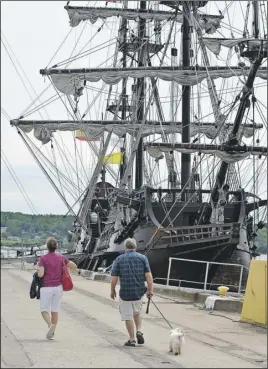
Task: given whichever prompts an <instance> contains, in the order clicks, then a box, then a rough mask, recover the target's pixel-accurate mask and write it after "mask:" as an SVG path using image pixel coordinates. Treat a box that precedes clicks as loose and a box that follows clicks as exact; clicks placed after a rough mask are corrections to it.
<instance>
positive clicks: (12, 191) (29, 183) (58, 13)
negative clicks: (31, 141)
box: [1, 1, 70, 214]
mask: <svg viewBox="0 0 268 369" xmlns="http://www.w3.org/2000/svg"><path fill="white" fill-rule="evenodd" d="M65 4H66V2H64V1H1V30H2V32H3V34H4V36H5V37H6V39H7V41H8V43H9V44H10V46H11V48H12V50H13V52H14V54H15V55H16V57H17V58H18V60H19V62H20V64H21V66H22V67H23V69H24V71H25V74H26V75H27V77H28V79H29V81H30V82H31V83H32V85H33V87H34V89H35V90H36V91H37V92H38V93H40V92H41V91H42V90H43V89H44V80H43V78H42V76H41V75H40V74H39V69H40V68H44V67H46V65H47V64H48V62H49V60H50V59H51V57H52V56H53V53H54V52H55V51H56V49H57V47H58V46H59V45H60V43H61V42H62V40H63V39H64V37H65V36H66V35H67V33H68V32H69V30H70V26H69V22H68V16H67V13H66V11H65V10H64V8H63V7H64V5H65ZM20 73H21V75H23V74H22V72H20ZM24 80H25V77H24ZM31 102H32V99H31V98H30V97H29V95H28V93H27V91H26V89H25V87H24V86H23V84H22V82H21V80H20V78H19V76H18V74H17V73H16V70H15V69H14V67H13V65H12V63H11V61H10V59H9V57H8V56H7V53H6V51H5V50H4V48H3V46H2V44H1V106H2V108H4V109H5V111H6V112H7V114H9V116H11V118H17V117H18V116H19V114H20V113H21V112H22V111H23V110H24V109H25V108H26V107H27V106H28V105H29V104H30V103H31ZM1 141H2V142H1V144H2V150H3V151H4V154H5V156H6V157H7V158H8V160H9V162H10V164H11V165H12V167H13V169H14V171H15V172H16V174H17V176H18V178H19V180H20V182H21V183H22V185H23V186H24V188H25V190H26V192H27V194H28V196H29V197H30V199H31V201H32V202H33V204H34V206H35V208H36V210H37V212H38V213H44V214H45V213H48V214H49V213H55V214H64V213H66V212H67V209H66V206H65V205H64V204H63V202H62V200H61V199H60V198H59V196H58V195H57V194H56V192H55V190H54V189H53V188H52V186H51V184H50V183H49V182H48V180H47V179H46V177H45V176H44V174H43V172H42V171H41V169H40V168H39V167H38V165H37V163H36V162H35V160H34V159H33V157H32V156H31V154H30V153H29V151H28V149H27V148H26V146H25V145H24V143H23V142H22V141H21V139H20V137H19V136H18V134H17V132H16V130H15V129H14V128H11V127H10V125H9V122H8V120H7V119H6V118H5V117H4V116H3V115H1ZM1 164H2V165H1V210H2V211H14V212H15V211H21V212H24V213H31V209H30V208H29V206H28V205H27V203H26V201H25V199H24V198H23V196H22V195H21V193H20V191H19V189H18V187H17V186H16V184H15V182H14V180H13V178H12V176H11V175H10V173H9V172H8V170H7V168H6V166H5V165H4V163H3V161H2V163H1Z"/></svg>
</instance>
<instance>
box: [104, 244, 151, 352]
mask: <svg viewBox="0 0 268 369" xmlns="http://www.w3.org/2000/svg"><path fill="white" fill-rule="evenodd" d="M136 248H137V245H136V241H135V240H134V239H133V238H128V239H127V240H126V241H125V251H126V252H125V253H124V254H122V255H120V256H118V257H117V258H116V259H115V261H114V264H113V267H112V271H111V275H112V281H111V298H112V299H113V300H114V299H115V297H116V291H115V287H116V284H117V281H118V277H119V278H120V291H119V310H120V314H121V318H122V320H123V321H125V324H126V327H127V331H128V334H129V340H128V341H127V342H126V343H125V346H131V347H135V345H136V340H135V331H134V323H135V326H136V338H137V342H138V344H143V343H144V338H143V333H142V332H141V315H140V314H141V309H142V298H143V296H144V294H145V292H146V291H147V293H146V294H147V297H148V298H150V297H151V296H152V295H153V278H152V273H151V269H150V266H149V262H148V259H147V257H146V256H145V255H142V254H139V253H138V252H136ZM145 280H146V282H147V289H146V287H145V284H144V281H145ZM133 319H134V322H133Z"/></svg>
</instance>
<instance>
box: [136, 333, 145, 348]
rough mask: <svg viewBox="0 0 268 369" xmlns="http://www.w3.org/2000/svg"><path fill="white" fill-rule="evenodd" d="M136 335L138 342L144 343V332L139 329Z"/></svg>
mask: <svg viewBox="0 0 268 369" xmlns="http://www.w3.org/2000/svg"><path fill="white" fill-rule="evenodd" d="M136 337H137V341H138V344H139V345H142V344H143V343H144V338H143V333H141V332H140V331H138V332H137V333H136Z"/></svg>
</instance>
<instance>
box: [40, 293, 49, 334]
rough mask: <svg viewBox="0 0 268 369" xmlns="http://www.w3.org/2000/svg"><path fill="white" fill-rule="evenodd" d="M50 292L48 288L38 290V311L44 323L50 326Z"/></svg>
mask: <svg viewBox="0 0 268 369" xmlns="http://www.w3.org/2000/svg"><path fill="white" fill-rule="evenodd" d="M51 297H52V294H51V290H50V287H42V288H41V289H40V310H41V314H42V317H43V319H44V321H45V322H46V323H47V325H48V326H49V327H50V326H51V318H50V315H49V312H50V310H51V308H50V306H51Z"/></svg>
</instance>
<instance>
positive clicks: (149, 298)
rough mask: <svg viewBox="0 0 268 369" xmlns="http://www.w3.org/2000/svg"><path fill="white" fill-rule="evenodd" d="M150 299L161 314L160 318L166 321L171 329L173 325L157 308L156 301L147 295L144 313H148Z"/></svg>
mask: <svg viewBox="0 0 268 369" xmlns="http://www.w3.org/2000/svg"><path fill="white" fill-rule="evenodd" d="M151 301H152V303H153V305H154V306H155V308H156V309H157V310H158V312H159V313H160V314H161V316H162V318H163V319H164V320H165V321H166V323H167V324H168V325H169V327H170V328H171V329H173V327H172V326H171V324H170V323H169V321H168V320H167V319H166V318H165V317H164V315H163V314H162V312H161V311H160V310H159V308H158V307H157V305H156V303H155V302H154V301H153V300H152V299H151V297H148V302H147V308H146V314H148V313H149V306H150V302H151Z"/></svg>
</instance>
